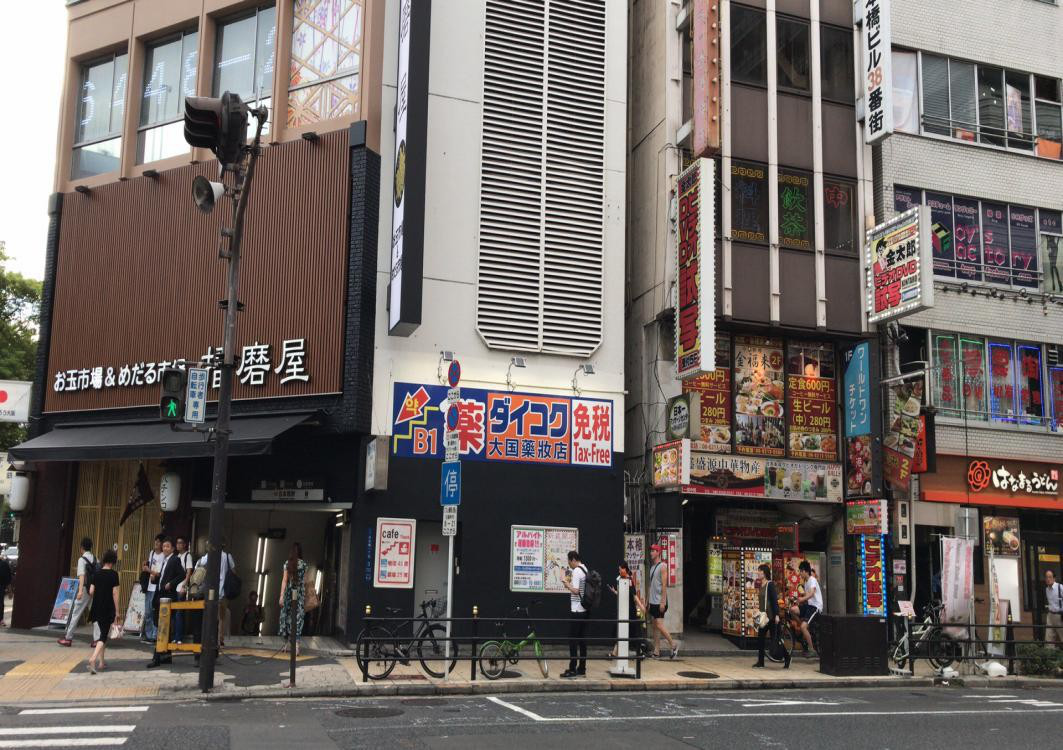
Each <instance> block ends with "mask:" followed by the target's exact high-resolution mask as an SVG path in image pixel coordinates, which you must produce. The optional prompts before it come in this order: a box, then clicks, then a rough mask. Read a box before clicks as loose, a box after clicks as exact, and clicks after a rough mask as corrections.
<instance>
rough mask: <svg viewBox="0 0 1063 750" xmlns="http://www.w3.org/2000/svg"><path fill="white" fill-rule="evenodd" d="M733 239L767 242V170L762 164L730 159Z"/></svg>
mask: <svg viewBox="0 0 1063 750" xmlns="http://www.w3.org/2000/svg"><path fill="white" fill-rule="evenodd" d="M731 238H732V239H735V240H738V241H740V242H767V241H768V170H767V168H766V167H765V166H764V165H763V164H755V163H753V162H740V161H732V162H731Z"/></svg>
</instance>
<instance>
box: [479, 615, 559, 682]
mask: <svg viewBox="0 0 1063 750" xmlns="http://www.w3.org/2000/svg"><path fill="white" fill-rule="evenodd" d="M538 603H539V602H538V600H536V601H533V602H530V603H529V604H528V606H525V607H517V608H516V610H515V614H516V616H517V617H520V616H521V615H522V614H523V616H524V617H526V618H530V617H531V614H530V613H529V607H531V606H532V605H534V604H538ZM496 625H497V626H498V627H499V628H502V629H503V630H502V640H500V641H497V640H496V641H488V642H487V643H485V644H484V645H483V646H481V647H480V672H481V673H482V674H483V676H484V677H486V678H487V679H489V680H497V679H498V678H499V677H501V676H502V674H503V673H504V672H505V671H506V664H507V663H509V664H514V665H515V664H516V663H517V662H518V661H520V652H521V650H522V649H524V648H525V647H527V646H531V647H532V650H533V651H534V652H535V659H536V661H538V662H539V671H540V672H542V673H543V677H549V676H550V663H549V662H548V661H547V660H546V654H545V653H543V646H542V644H541V643H540V642H539V639H538V638H537V637H536V635H535V628H534V627H533V626H532V624H531V623H530V622H529V623H528V634H527V635H526V636H524V638H523V639H521V640H520V641H518V642H517V643H514V642H513V641H511V640H509V639H508V637H507V636H506V633H505V629H504V628H505V623H504V622H502V621H499V622H497V623H496Z"/></svg>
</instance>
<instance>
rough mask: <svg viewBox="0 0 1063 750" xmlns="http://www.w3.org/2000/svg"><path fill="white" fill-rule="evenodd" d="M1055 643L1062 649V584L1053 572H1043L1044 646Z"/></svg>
mask: <svg viewBox="0 0 1063 750" xmlns="http://www.w3.org/2000/svg"><path fill="white" fill-rule="evenodd" d="M1053 642H1055V644H1056V648H1063V583H1060V582H1059V581H1057V580H1056V574H1055V571H1051V570H1046V571H1045V646H1047V645H1048V644H1049V643H1053Z"/></svg>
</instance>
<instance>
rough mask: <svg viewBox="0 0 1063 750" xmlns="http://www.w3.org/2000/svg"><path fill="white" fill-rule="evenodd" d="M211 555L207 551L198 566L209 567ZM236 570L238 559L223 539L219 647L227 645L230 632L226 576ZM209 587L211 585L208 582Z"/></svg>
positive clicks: (219, 595)
mask: <svg viewBox="0 0 1063 750" xmlns="http://www.w3.org/2000/svg"><path fill="white" fill-rule="evenodd" d="M209 557H210V552H207V553H206V554H205V555H203V556H202V557H201V558H199V560H198V561H196V567H197V568H199V567H202V568H206V567H207V558H209ZM230 570H231V571H233V572H234V573H235V572H236V561H235V560H233V556H232V555H231V554H229V553H228V552H226V550H225V539H224V538H222V540H221V563H220V565H219V566H218V648H221V647H222V646H224V645H225V634H226V633H227V632H229V600H228V599H227V598H226V596H225V578H226V576H228V575H229V571H230ZM207 588H208V589H209V588H210V586H209V584H208V586H207Z"/></svg>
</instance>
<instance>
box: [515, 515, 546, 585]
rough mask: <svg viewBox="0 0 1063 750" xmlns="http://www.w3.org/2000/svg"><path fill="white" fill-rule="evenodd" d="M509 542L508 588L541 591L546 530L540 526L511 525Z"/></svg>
mask: <svg viewBox="0 0 1063 750" xmlns="http://www.w3.org/2000/svg"><path fill="white" fill-rule="evenodd" d="M510 544H511V555H512V556H511V558H510V565H509V590H510V591H542V590H543V559H544V557H543V555H544V552H545V549H546V532H545V531H544V530H543V529H541V528H528V527H526V526H513V527H511V528H510Z"/></svg>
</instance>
